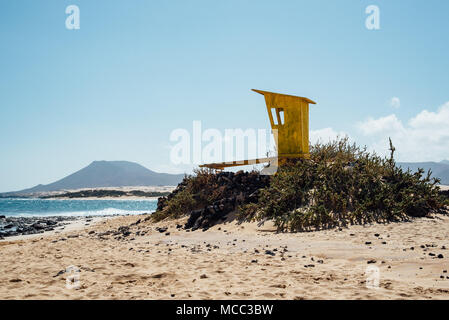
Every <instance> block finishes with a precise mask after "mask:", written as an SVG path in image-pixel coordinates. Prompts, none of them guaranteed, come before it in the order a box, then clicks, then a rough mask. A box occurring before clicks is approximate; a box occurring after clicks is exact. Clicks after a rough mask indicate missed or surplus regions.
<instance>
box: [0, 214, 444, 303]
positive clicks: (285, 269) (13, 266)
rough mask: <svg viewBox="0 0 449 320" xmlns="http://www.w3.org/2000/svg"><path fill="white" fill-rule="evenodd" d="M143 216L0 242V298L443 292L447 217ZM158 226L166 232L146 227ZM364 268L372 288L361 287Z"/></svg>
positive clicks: (436, 295)
mask: <svg viewBox="0 0 449 320" xmlns="http://www.w3.org/2000/svg"><path fill="white" fill-rule="evenodd" d="M145 217H146V216H128V217H118V218H110V219H107V220H101V221H99V222H97V224H96V225H94V226H88V227H87V228H85V229H82V230H72V231H68V232H66V233H63V234H58V235H55V234H53V235H48V236H45V237H41V236H39V237H37V238H34V239H26V240H17V241H2V242H0V254H1V257H2V259H1V261H0V271H1V272H0V298H1V299H448V298H449V274H448V273H447V270H448V269H449V251H448V250H446V249H445V248H449V241H448V239H449V217H445V216H435V217H434V218H432V219H429V218H425V219H417V220H414V221H413V222H408V223H391V224H385V225H379V224H376V225H371V226H351V227H349V228H347V229H342V230H341V231H340V230H338V229H337V230H327V231H319V232H309V233H282V234H279V233H276V232H274V228H273V227H272V226H271V225H264V226H262V227H258V226H257V225H256V224H253V223H244V224H241V225H239V224H236V223H235V222H228V223H225V224H222V225H220V226H215V227H213V228H211V229H210V230H208V231H206V232H202V231H195V232H186V231H184V230H179V229H176V224H177V223H179V221H173V222H170V223H164V222H162V223H159V224H151V223H150V222H149V221H144V218H145ZM139 219H140V220H141V222H140V223H139V224H137V225H131V226H130V228H129V232H131V233H130V235H128V236H124V234H123V232H125V233H126V230H127V229H126V228H122V229H121V230H122V232H121V233H117V235H114V234H103V235H101V233H104V232H107V231H111V230H112V232H117V229H118V228H119V227H120V226H129V225H130V224H133V223H135V222H136V221H137V220H139ZM162 226H167V227H168V230H167V231H166V232H169V235H166V232H162V233H161V232H159V231H157V230H156V227H162ZM123 230H125V231H123ZM136 233H137V234H136ZM119 234H120V235H119ZM119 236H120V237H121V239H116V238H118V237H119ZM266 250H269V251H267V253H270V252H271V254H267V253H266ZM439 254H441V255H442V256H443V257H442V258H441V256H440V258H438V255H439ZM368 261H370V262H372V263H371V264H368ZM71 265H73V266H76V267H78V268H79V269H80V272H79V276H80V287H79V288H78V289H67V288H66V276H67V274H66V273H64V270H65V269H66V268H67V267H68V266H71ZM373 265H375V266H377V267H378V268H379V271H380V284H379V288H367V287H366V283H365V281H366V279H367V278H366V274H365V271H366V267H367V266H373Z"/></svg>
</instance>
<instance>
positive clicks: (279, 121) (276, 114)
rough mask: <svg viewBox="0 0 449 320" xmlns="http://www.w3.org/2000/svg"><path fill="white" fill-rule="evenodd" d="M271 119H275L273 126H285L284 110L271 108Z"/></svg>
mask: <svg viewBox="0 0 449 320" xmlns="http://www.w3.org/2000/svg"><path fill="white" fill-rule="evenodd" d="M271 118H272V119H273V124H274V125H275V126H277V125H283V124H284V109H282V108H271Z"/></svg>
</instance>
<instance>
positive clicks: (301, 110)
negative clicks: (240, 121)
mask: <svg viewBox="0 0 449 320" xmlns="http://www.w3.org/2000/svg"><path fill="white" fill-rule="evenodd" d="M252 90H253V91H255V92H257V93H260V94H262V95H263V96H264V97H265V104H266V107H267V112H268V118H269V119H270V124H271V129H273V134H275V132H277V134H275V135H277V139H276V138H275V141H276V144H277V145H276V147H277V151H278V160H279V165H282V163H284V162H285V160H286V159H291V158H301V159H309V158H310V154H309V105H310V104H316V103H315V102H314V101H312V100H310V99H308V98H304V97H298V96H292V95H288V94H281V93H275V92H269V91H262V90H256V89H252ZM272 110H274V113H273V112H272ZM281 112H282V113H283V114H284V119H283V121H282V118H281V116H280V113H281ZM273 115H275V117H274V116H273ZM273 159H274V158H262V159H253V160H242V161H232V162H220V163H211V164H203V165H200V167H206V168H212V169H219V170H223V169H224V168H226V167H235V166H244V165H249V164H257V163H264V162H271V161H272V160H273Z"/></svg>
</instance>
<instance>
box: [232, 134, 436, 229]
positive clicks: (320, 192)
mask: <svg viewBox="0 0 449 320" xmlns="http://www.w3.org/2000/svg"><path fill="white" fill-rule="evenodd" d="M390 150H391V156H390V158H389V159H384V158H381V157H379V156H377V155H375V154H370V153H368V152H367V151H366V149H361V148H359V147H357V146H356V145H355V144H349V142H348V139H347V138H344V139H339V140H336V141H333V142H330V143H327V144H320V143H319V144H316V145H314V146H312V147H311V159H310V160H296V161H290V162H289V163H288V164H286V165H284V166H282V167H280V168H279V170H278V172H277V174H276V175H274V176H273V177H272V179H271V182H270V185H269V186H268V187H266V188H264V189H262V190H260V193H259V202H258V204H257V205H256V206H257V207H255V206H254V205H251V206H243V207H242V208H241V211H242V213H241V214H240V216H246V217H248V218H252V219H255V220H273V221H274V222H275V224H276V226H277V227H278V228H279V229H281V230H291V231H300V230H311V229H323V228H331V227H336V226H341V225H345V224H348V223H350V224H363V223H368V222H373V221H377V222H383V221H400V220H406V219H409V217H419V216H425V215H426V214H428V213H429V212H431V211H437V210H440V209H442V208H443V207H444V204H443V202H442V200H441V199H440V198H439V195H438V187H437V186H436V184H437V183H438V182H439V181H438V179H433V178H431V172H428V174H427V175H425V176H424V171H423V170H419V171H418V172H416V173H411V172H410V171H403V169H401V168H399V167H397V166H396V165H395V162H394V158H393V155H394V147H393V145H392V144H391V141H390Z"/></svg>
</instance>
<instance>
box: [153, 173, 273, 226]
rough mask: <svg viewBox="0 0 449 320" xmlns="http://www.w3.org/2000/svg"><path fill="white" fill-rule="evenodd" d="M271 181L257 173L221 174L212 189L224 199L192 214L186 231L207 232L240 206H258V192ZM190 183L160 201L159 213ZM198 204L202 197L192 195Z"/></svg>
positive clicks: (180, 185) (217, 175) (179, 186)
mask: <svg viewBox="0 0 449 320" xmlns="http://www.w3.org/2000/svg"><path fill="white" fill-rule="evenodd" d="M269 183H270V177H269V176H266V175H260V174H259V173H256V172H244V171H239V172H237V173H234V172H219V173H216V174H215V176H214V186H213V187H212V186H211V188H214V190H215V189H217V190H220V191H219V192H220V195H221V196H222V198H221V199H219V200H217V201H215V202H213V203H209V204H207V205H204V207H202V208H197V209H196V210H192V211H191V212H190V213H189V218H188V220H187V222H186V224H185V225H184V228H185V229H191V230H197V229H203V231H204V230H207V229H208V228H210V227H211V226H213V225H215V224H216V223H217V222H219V221H224V220H226V217H227V215H228V214H229V213H230V212H232V211H234V210H235V209H236V208H237V207H238V206H239V205H242V204H248V203H257V202H258V196H259V189H261V188H264V187H266V186H268V185H269ZM186 185H187V180H183V181H182V182H181V183H180V184H179V185H178V187H177V188H176V189H175V190H173V192H172V193H170V194H169V195H168V196H167V197H161V198H159V199H158V204H157V211H161V210H163V209H164V208H165V207H166V206H167V204H168V202H169V201H170V200H171V199H172V198H173V197H174V196H175V195H176V194H177V193H179V192H180V191H182V190H184V188H185V187H186ZM193 198H194V199H195V200H199V199H201V196H200V195H198V194H196V195H193Z"/></svg>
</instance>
